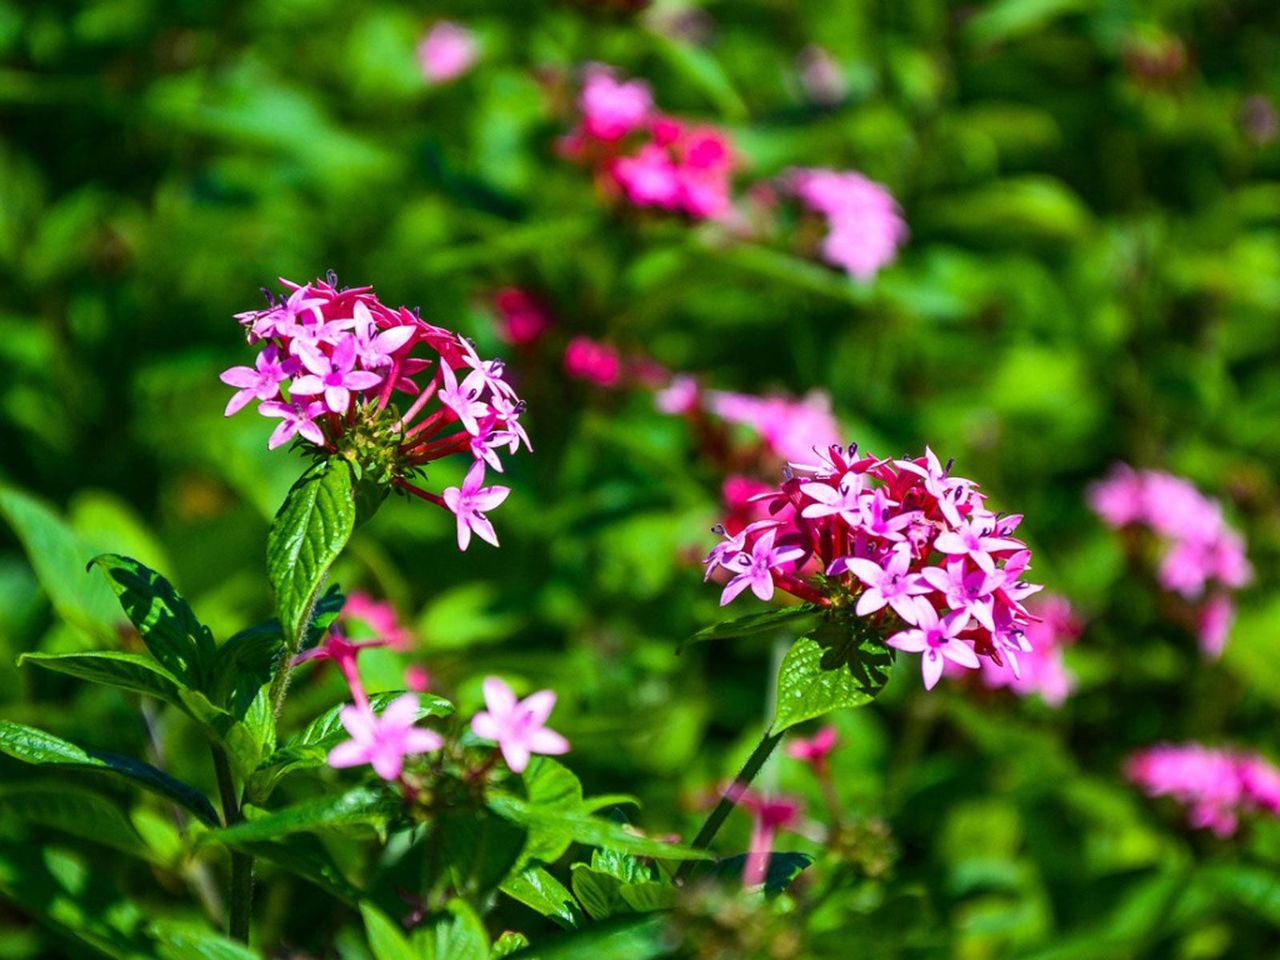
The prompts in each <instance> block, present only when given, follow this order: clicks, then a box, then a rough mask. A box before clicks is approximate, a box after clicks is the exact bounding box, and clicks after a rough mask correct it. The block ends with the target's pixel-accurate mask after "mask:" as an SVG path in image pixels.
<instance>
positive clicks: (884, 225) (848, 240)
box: [784, 168, 907, 280]
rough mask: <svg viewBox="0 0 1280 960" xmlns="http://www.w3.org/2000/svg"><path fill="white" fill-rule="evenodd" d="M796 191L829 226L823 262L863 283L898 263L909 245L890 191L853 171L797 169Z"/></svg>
mask: <svg viewBox="0 0 1280 960" xmlns="http://www.w3.org/2000/svg"><path fill="white" fill-rule="evenodd" d="M784 179H785V181H786V183H787V184H788V186H789V187H790V189H791V191H792V192H793V193H794V194H795V195H796V196H797V197H799V198H800V200H801V202H802V203H804V205H805V206H807V207H808V208H809V209H810V210H813V211H814V212H815V213H819V214H821V215H822V216H823V217H825V218H826V221H827V235H826V237H824V238H823V241H822V257H823V259H824V260H826V261H827V262H828V263H830V264H833V265H834V266H837V267H840V268H841V269H842V270H844V271H845V272H847V273H848V274H849V275H850V276H853V277H856V278H857V279H859V280H870V279H871V278H872V277H874V276H875V275H876V274H877V273H879V272H880V270H881V268H883V267H884V266H886V265H887V264H889V263H891V262H893V259H894V257H895V256H897V253H898V248H899V247H900V246H902V244H903V243H905V242H906V239H907V223H906V221H905V220H903V218H902V211H901V210H900V209H899V207H898V202H897V201H896V200H894V198H893V194H891V193H890V192H889V190H888V188H887V187H885V186H883V185H882V184H879V183H876V182H875V181H874V180H871V179H868V178H867V177H864V176H863V175H862V174H860V173H855V172H853V171H851V170H823V169H803V168H802V169H797V170H792V171H790V172H789V173H788V174H787V175H786V176H785V178H784Z"/></svg>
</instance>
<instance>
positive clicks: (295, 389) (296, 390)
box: [289, 374, 324, 397]
mask: <svg viewBox="0 0 1280 960" xmlns="http://www.w3.org/2000/svg"><path fill="white" fill-rule="evenodd" d="M289 393H290V395H291V396H298V397H314V396H316V395H317V394H321V393H324V381H323V380H321V379H320V378H319V377H314V376H312V375H311V374H306V375H305V376H301V377H298V379H297V380H295V381H293V384H292V386H290V387H289Z"/></svg>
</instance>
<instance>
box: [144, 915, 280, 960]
mask: <svg viewBox="0 0 1280 960" xmlns="http://www.w3.org/2000/svg"><path fill="white" fill-rule="evenodd" d="M148 931H149V932H150V934H151V936H152V937H154V938H155V941H156V944H157V946H158V947H159V948H160V953H159V955H160V956H161V957H163V958H164V960H262V954H260V953H259V952H258V951H257V950H252V949H250V948H249V947H247V946H245V945H244V944H243V943H236V942H235V941H234V940H228V939H227V938H226V937H224V936H222V934H220V933H214V932H213V931H212V930H209V929H208V928H206V927H202V926H198V925H196V924H194V923H181V922H179V921H176V920H157V921H155V922H154V923H152V924H151V925H150V927H149V928H148Z"/></svg>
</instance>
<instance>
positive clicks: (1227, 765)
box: [1125, 743, 1280, 837]
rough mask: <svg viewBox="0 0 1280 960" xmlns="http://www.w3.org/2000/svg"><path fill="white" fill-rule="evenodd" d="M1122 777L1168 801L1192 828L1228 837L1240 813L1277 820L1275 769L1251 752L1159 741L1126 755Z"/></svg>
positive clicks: (1279, 772)
mask: <svg viewBox="0 0 1280 960" xmlns="http://www.w3.org/2000/svg"><path fill="white" fill-rule="evenodd" d="M1125 775H1126V776H1127V777H1128V778H1129V780H1130V781H1131V782H1133V783H1134V784H1136V785H1137V786H1139V787H1141V788H1142V789H1143V790H1144V791H1145V792H1146V793H1147V794H1148V795H1149V796H1153V797H1159V796H1168V797H1172V798H1173V799H1174V800H1176V801H1177V802H1178V803H1180V804H1182V805H1183V806H1185V807H1186V808H1187V819H1188V821H1189V822H1190V824H1191V826H1193V827H1195V828H1196V829H1208V830H1212V831H1213V832H1214V833H1216V834H1217V835H1218V836H1220V837H1228V836H1231V835H1232V834H1234V833H1235V832H1236V830H1237V828H1238V826H1239V821H1240V817H1241V816H1243V815H1246V814H1266V815H1269V816H1272V817H1276V816H1280V769H1277V768H1276V767H1275V765H1273V764H1272V763H1270V762H1269V761H1267V760H1266V759H1264V758H1263V757H1261V756H1259V755H1258V754H1256V753H1248V752H1244V751H1235V750H1225V749H1215V748H1212V747H1206V746H1204V745H1202V744H1199V743H1184V744H1172V743H1162V744H1157V745H1156V746H1154V747H1150V748H1148V749H1146V750H1143V751H1140V752H1138V753H1136V754H1134V755H1133V756H1131V757H1130V758H1129V760H1128V762H1127V763H1126V765H1125Z"/></svg>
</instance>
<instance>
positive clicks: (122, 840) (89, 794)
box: [0, 782, 153, 860]
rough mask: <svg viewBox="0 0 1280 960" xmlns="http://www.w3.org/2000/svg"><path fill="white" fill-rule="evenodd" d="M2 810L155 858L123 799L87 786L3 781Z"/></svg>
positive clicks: (105, 844)
mask: <svg viewBox="0 0 1280 960" xmlns="http://www.w3.org/2000/svg"><path fill="white" fill-rule="evenodd" d="M0 811H9V812H12V813H13V814H15V815H16V816H18V817H19V818H21V819H22V820H25V821H26V822H28V823H34V824H38V825H40V826H43V827H52V828H53V829H55V830H61V831H63V832H64V833H69V834H71V835H72V836H75V837H80V838H81V839H82V840H91V841H93V842H94V843H101V844H103V845H104V846H108V847H111V848H112V849H113V850H119V851H120V852H121V853H127V854H128V855H129V856H132V857H140V858H142V859H144V860H150V859H153V858H152V854H151V850H150V848H149V847H148V846H147V845H146V844H145V843H144V842H143V840H142V838H141V837H140V836H138V831H137V830H135V829H134V827H133V824H132V823H131V822H130V821H129V818H128V817H127V816H126V815H125V813H124V811H123V810H121V809H120V805H119V803H117V802H116V801H115V800H114V799H113V798H111V797H107V796H105V795H103V794H100V793H95V792H94V791H92V790H86V789H85V788H83V787H77V786H71V785H68V784H66V783H56V782H43V783H9V784H0Z"/></svg>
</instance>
